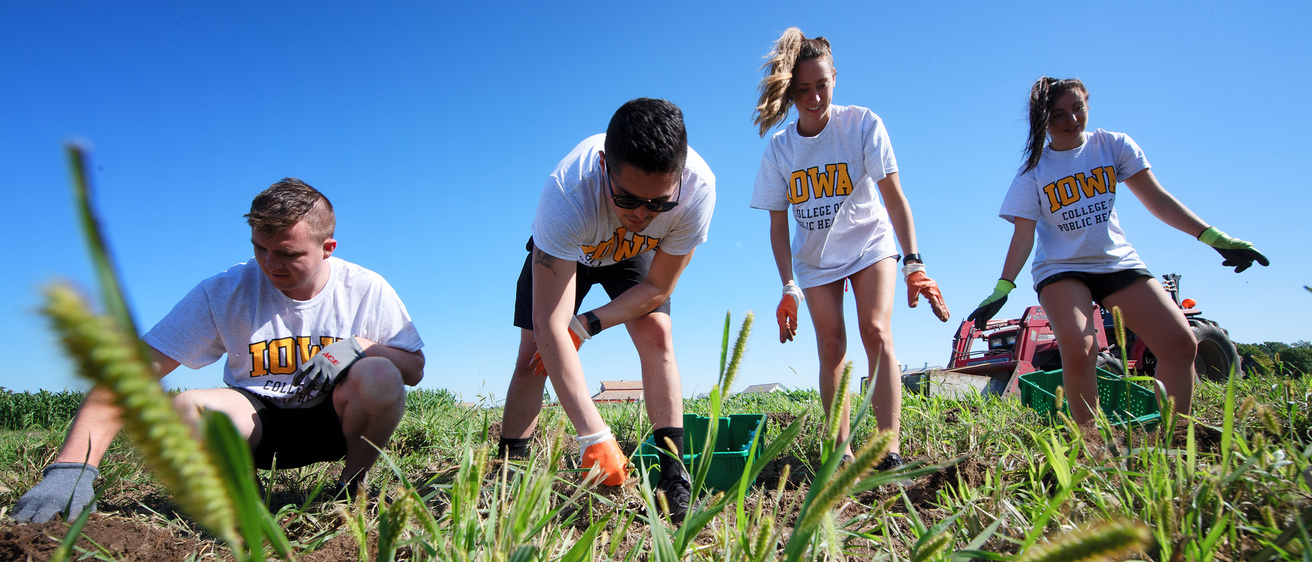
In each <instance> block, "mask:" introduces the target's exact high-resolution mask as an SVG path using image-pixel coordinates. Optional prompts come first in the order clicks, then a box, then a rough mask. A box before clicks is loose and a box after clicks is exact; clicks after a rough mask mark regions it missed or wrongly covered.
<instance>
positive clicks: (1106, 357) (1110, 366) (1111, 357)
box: [1098, 347, 1125, 377]
mask: <svg viewBox="0 0 1312 562" xmlns="http://www.w3.org/2000/svg"><path fill="white" fill-rule="evenodd" d="M1115 349H1116V348H1114V347H1113V348H1112V350H1115ZM1098 368H1099V369H1102V370H1104V371H1107V372H1109V373H1111V374H1113V375H1116V376H1118V377H1124V376H1125V365H1124V364H1122V363H1121V358H1120V357H1119V356H1118V355H1116V354H1115V353H1113V351H1111V350H1109V351H1099V352H1098Z"/></svg>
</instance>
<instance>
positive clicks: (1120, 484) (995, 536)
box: [0, 377, 1312, 560]
mask: <svg viewBox="0 0 1312 562" xmlns="http://www.w3.org/2000/svg"><path fill="white" fill-rule="evenodd" d="M1226 390H1227V387H1226V386H1225V385H1217V384H1213V383H1206V382H1204V383H1201V384H1200V386H1199V389H1198V398H1197V400H1196V404H1197V417H1198V423H1197V424H1195V425H1194V427H1193V428H1192V432H1191V431H1190V428H1189V427H1188V426H1179V427H1176V428H1174V429H1172V430H1170V431H1169V432H1168V431H1166V430H1165V429H1163V430H1161V431H1156V432H1148V433H1145V432H1141V431H1134V432H1130V433H1122V432H1119V431H1115V432H1113V434H1112V439H1111V440H1109V441H1106V442H1105V444H1106V446H1105V447H1104V446H1103V444H1099V443H1098V441H1099V440H1097V439H1092V438H1089V439H1086V438H1085V437H1084V436H1082V435H1081V434H1080V433H1079V432H1076V431H1072V430H1071V428H1069V427H1066V426H1063V425H1061V424H1060V423H1058V424H1056V425H1052V424H1049V423H1048V422H1047V421H1046V420H1045V419H1042V418H1040V417H1039V416H1037V415H1036V414H1035V413H1034V412H1033V411H1031V410H1029V409H1027V408H1025V407H1024V406H1022V405H1021V404H1019V403H1018V402H1017V401H1015V400H1010V401H1000V400H996V399H979V398H976V399H970V400H965V401H951V400H945V399H940V398H928V397H923V396H919V395H913V394H908V395H907V396H906V399H905V400H906V401H905V404H904V414H903V433H902V451H903V453H904V454H905V455H906V456H908V457H909V458H911V459H913V460H915V461H918V462H917V463H916V464H918V465H920V466H921V467H922V468H921V469H919V470H914V469H913V470H911V471H910V473H909V474H910V475H911V477H910V478H909V479H904V478H902V477H898V478H888V477H884V478H882V479H881V478H878V477H876V478H872V477H871V476H872V475H871V474H869V473H868V472H866V471H864V470H862V468H863V467H860V466H858V465H859V464H861V462H860V461H858V463H853V464H852V465H848V466H847V467H846V468H844V469H843V471H840V472H838V473H836V474H835V473H834V472H833V467H832V466H826V465H825V464H824V463H822V445H821V442H822V439H821V436H823V435H825V432H826V428H825V427H824V420H823V415H822V413H821V410H820V408H819V403H818V396H817V395H816V394H815V393H810V392H794V393H776V394H771V395H755V396H732V397H729V398H728V399H726V400H725V401H724V409H723V412H722V413H725V414H727V413H767V414H769V415H768V420H769V421H768V423H767V437H766V444H767V445H772V446H771V447H770V448H769V450H768V451H767V453H766V455H767V456H769V458H764V459H758V463H759V465H760V473H759V475H758V476H757V478H755V482H754V483H753V485H751V486H748V487H746V488H745V489H737V490H735V491H733V492H731V493H728V494H713V495H703V496H702V497H701V499H700V500H699V501H698V502H697V504H696V506H695V508H694V513H693V514H692V515H690V516H689V519H688V521H687V522H685V524H684V525H683V527H682V528H678V527H674V526H672V525H669V524H668V523H666V522H664V521H663V520H662V519H661V517H659V514H658V513H654V512H655V511H659V507H658V504H657V503H655V502H653V500H652V498H651V496H650V492H648V491H647V490H645V489H644V488H643V486H642V485H641V482H640V480H639V479H638V478H636V477H635V478H630V480H629V481H628V482H627V483H626V484H625V485H624V486H622V487H619V488H604V487H603V488H586V487H583V488H581V487H580V486H579V482H580V480H581V475H580V474H579V473H577V472H572V471H571V470H570V469H571V468H573V467H574V466H575V462H574V461H573V458H574V455H575V454H576V450H570V446H571V445H572V443H573V439H572V438H570V436H569V433H568V431H567V429H566V427H567V422H566V420H565V419H564V416H563V415H562V414H561V413H560V411H559V410H558V409H555V408H547V409H545V410H544V415H543V420H542V424H541V430H540V431H539V432H538V436H537V440H536V442H535V448H534V450H535V452H536V455H535V456H534V458H533V459H532V460H530V461H528V462H526V463H521V464H510V465H507V464H504V463H501V462H499V461H496V460H495V459H489V458H488V457H489V452H490V451H492V450H493V448H494V447H495V439H496V437H497V427H496V422H497V421H499V420H500V410H498V409H495V408H469V407H464V406H460V405H459V404H457V402H456V401H455V400H454V399H453V398H452V397H451V396H450V395H448V394H447V393H445V392H442V391H417V392H414V393H412V394H411V395H410V398H409V401H408V406H407V414H406V417H405V419H404V421H403V422H402V425H401V427H400V428H399V430H398V431H397V433H396V435H395V437H394V439H393V440H392V443H391V444H390V446H389V447H388V458H389V459H390V463H391V466H386V465H383V466H379V467H377V468H375V470H374V471H373V473H372V475H371V478H370V484H371V486H372V488H374V490H375V491H376V492H377V494H378V495H376V496H375V497H374V498H373V499H371V500H370V501H368V502H360V503H356V504H347V503H345V502H339V503H333V502H324V501H321V499H320V498H316V497H314V495H315V493H316V491H317V489H318V488H319V487H321V486H323V485H324V484H325V483H326V482H327V481H328V480H329V479H330V478H331V476H332V475H335V474H336V473H337V470H338V469H339V468H340V467H335V466H329V465H320V466H318V467H309V468H305V469H298V470H291V471H283V472H266V473H262V474H261V475H260V476H261V479H262V480H263V485H264V487H265V490H266V494H267V496H268V502H269V503H268V505H269V510H270V511H271V512H272V513H273V514H274V518H273V520H274V521H275V522H276V525H277V527H278V528H279V529H280V530H281V532H282V534H283V535H285V537H286V540H287V543H286V544H287V545H288V548H289V550H290V551H291V552H292V553H293V555H294V556H295V557H296V558H297V559H301V560H320V559H323V560H329V559H343V558H347V559H350V558H361V559H363V558H366V557H367V558H369V559H389V558H396V559H440V560H447V559H471V560H774V559H785V558H795V559H844V558H850V559H871V558H873V559H893V560H901V559H911V560H947V559H953V558H978V559H996V560H1007V559H1013V558H1016V557H1021V558H1026V559H1060V560H1068V559H1076V558H1069V557H1068V556H1069V555H1070V554H1071V553H1086V554H1090V555H1098V554H1111V555H1112V556H1113V557H1115V558H1122V559H1124V558H1130V559H1135V558H1139V559H1155V560H1172V559H1175V560H1207V559H1212V558H1215V559H1222V560H1227V559H1228V560H1253V559H1258V558H1259V557H1260V556H1270V558H1271V559H1288V558H1304V557H1305V556H1306V553H1305V550H1304V548H1305V545H1306V544H1307V540H1308V531H1307V528H1308V526H1309V524H1312V521H1310V520H1309V516H1310V515H1312V509H1310V507H1309V506H1312V501H1310V500H1312V494H1310V493H1309V484H1308V483H1307V482H1305V481H1304V477H1303V476H1302V474H1303V473H1304V471H1306V470H1307V469H1308V466H1309V455H1310V454H1312V450H1310V449H1309V443H1312V436H1310V435H1309V425H1308V411H1309V407H1308V406H1309V404H1308V402H1309V396H1310V395H1312V383H1309V379H1308V378H1306V377H1305V378H1300V379H1285V378H1257V377H1253V378H1248V379H1243V380H1239V381H1237V382H1236V384H1235V385H1234V386H1233V391H1234V394H1233V398H1232V399H1231V402H1230V403H1229V404H1230V406H1229V407H1228V408H1227V397H1226ZM34 396H35V398H34ZM853 399H854V401H855V400H859V399H860V397H857V396H854V397H853ZM3 400H5V401H6V402H5V405H3V406H0V411H3V412H6V416H7V417H5V418H3V419H0V423H5V424H10V425H9V427H10V428H11V429H10V430H9V431H8V432H6V433H5V435H4V438H3V440H0V463H3V466H6V467H7V468H6V469H5V470H4V471H3V472H2V473H0V474H2V476H0V485H3V488H0V504H3V505H4V506H5V508H6V509H7V508H8V506H11V505H12V504H13V502H14V501H15V500H17V498H18V496H19V495H20V493H21V492H22V491H25V490H27V489H28V488H29V487H30V486H32V485H33V484H35V483H36V482H37V481H38V480H39V478H40V471H41V469H42V468H43V467H44V466H45V465H46V464H47V463H48V462H49V461H50V459H51V458H52V457H53V455H54V453H55V451H56V449H57V447H58V445H59V443H60V441H61V440H62V437H63V435H62V427H61V426H59V425H58V424H55V425H53V426H50V425H47V427H48V428H40V427H38V426H37V425H32V424H30V423H29V422H27V421H24V420H27V419H29V418H28V417H25V416H24V414H23V413H22V412H18V413H15V412H14V411H13V409H12V407H11V406H9V404H13V403H18V402H17V401H25V402H21V403H22V404H27V405H28V406H26V407H31V408H37V409H40V408H48V409H53V408H55V407H56V406H57V404H58V403H59V402H60V400H63V401H65V402H68V401H73V402H75V401H76V395H72V396H66V395H65V396H61V395H59V394H46V395H24V394H7V395H5V396H3ZM43 400H44V401H45V402H48V403H49V404H46V405H45V406H38V405H37V404H40V403H42V401H43ZM854 404H855V402H854ZM712 406H713V405H712V404H711V403H710V401H709V400H707V399H702V400H693V401H689V402H688V403H687V409H688V411H689V412H693V413H701V414H703V415H705V414H709V413H710V411H711V409H712ZM602 411H603V414H604V416H605V417H606V418H607V421H608V422H609V424H610V426H611V427H612V428H613V429H614V431H615V433H616V435H617V437H618V438H619V440H620V442H621V444H622V445H623V446H624V447H625V450H627V451H632V450H633V449H634V448H635V447H636V446H637V444H638V443H639V442H640V440H641V439H643V438H644V437H645V436H646V435H647V434H648V433H649V432H650V430H651V428H650V426H649V425H648V424H647V422H646V417H645V415H644V413H643V410H642V407H641V406H640V405H637V404H634V405H614V406H606V407H604V408H603V410H602ZM14 424H26V425H27V426H29V428H28V429H23V430H18V429H13V428H15V427H16V426H15V425H14ZM790 426H791V427H792V430H791V431H788V430H787V428H789V427H790ZM872 426H873V424H872V423H871V422H870V420H868V419H867V420H865V421H864V422H863V423H862V424H860V425H859V426H858V427H857V428H856V431H855V432H854V434H855V438H854V440H855V442H856V443H857V444H858V445H861V444H865V443H871V442H875V443H878V442H880V440H879V439H876V438H875V436H873V435H872V434H871V427H872ZM1191 434H1192V437H1191ZM562 444H563V445H562ZM867 466H868V465H867ZM826 469H828V470H826ZM849 473H852V474H849ZM101 474H102V478H101V479H100V480H99V482H98V486H97V489H98V491H100V493H101V494H102V497H101V500H100V503H99V506H100V507H99V509H100V514H98V515H96V516H93V517H92V518H91V520H90V522H89V523H88V524H87V526H86V527H85V528H84V529H83V530H82V536H83V538H82V539H81V540H80V541H78V542H77V543H76V544H74V545H73V547H72V550H71V551H70V552H71V554H73V556H74V558H78V557H80V556H81V555H83V554H85V555H90V556H92V557H100V558H106V559H161V558H170V559H180V558H186V557H195V558H201V559H203V558H210V557H228V556H230V555H231V554H232V551H231V550H230V546H229V545H228V544H227V543H225V542H223V541H221V540H219V539H217V538H215V537H214V536H213V535H211V534H209V533H206V532H205V531H204V530H202V529H201V528H200V526H199V525H198V524H197V523H196V522H195V521H194V520H192V519H190V518H188V517H187V516H186V515H183V514H181V513H180V512H179V510H178V508H177V506H176V505H175V504H174V502H173V497H174V496H173V495H172V494H170V493H169V492H168V491H167V490H165V489H164V488H163V487H162V485H161V484H160V483H159V480H157V479H156V478H155V477H154V476H153V475H152V473H151V471H150V470H149V469H148V468H147V466H146V463H145V460H144V459H143V457H142V455H141V454H140V453H139V452H137V450H136V448H134V447H133V446H132V445H131V444H130V443H128V442H127V441H126V440H125V439H120V440H119V441H117V442H116V443H115V445H114V447H113V448H112V449H111V452H110V454H109V455H108V456H107V457H106V461H105V462H104V463H103V471H102V473H101ZM916 474H919V475H918V476H917V475H916ZM398 475H399V477H398ZM889 480H903V481H902V482H896V481H893V482H889ZM881 482H882V483H881ZM835 488H837V490H835ZM812 492H815V493H812ZM820 492H830V493H827V494H825V493H820ZM66 534H67V525H66V524H65V523H63V522H52V523H47V524H44V525H17V524H15V523H13V522H12V520H9V521H8V522H6V523H5V525H4V526H3V528H0V558H3V559H15V558H22V557H24V556H25V555H29V554H31V555H36V556H38V557H42V558H43V557H46V556H50V555H51V554H52V552H53V551H54V549H55V548H56V547H57V546H58V540H59V539H60V538H62V537H64V536H65V535H66ZM265 548H266V549H270V550H269V553H270V554H274V551H273V550H272V549H271V548H272V547H269V546H266V547H265ZM1045 549H1046V550H1045ZM1062 549H1066V550H1064V551H1063V550H1062ZM1054 550H1055V551H1057V552H1053V551H1054Z"/></svg>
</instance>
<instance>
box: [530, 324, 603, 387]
mask: <svg viewBox="0 0 1312 562" xmlns="http://www.w3.org/2000/svg"><path fill="white" fill-rule="evenodd" d="M569 339H571V340H573V341H574V351H578V350H579V348H580V347H583V342H585V341H588V340H590V339H592V335H591V334H589V333H588V329H587V328H585V327H583V322H580V321H579V317H578V316H575V317H573V318H571V319H570V320H569ZM528 366H529V367H531V368H532V369H533V374H535V375H537V376H539V377H545V376H547V366H546V365H543V364H542V354H540V353H538V352H536V351H534V352H533V359H530V360H529V362H528Z"/></svg>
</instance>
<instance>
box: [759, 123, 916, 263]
mask: <svg viewBox="0 0 1312 562" xmlns="http://www.w3.org/2000/svg"><path fill="white" fill-rule="evenodd" d="M831 111H832V113H831V114H830V117H829V123H828V124H826V125H825V128H824V130H823V131H820V134H818V135H816V136H814V137H804V136H802V135H800V134H798V133H797V123H796V122H793V123H790V124H789V125H788V128H787V129H785V130H783V131H780V132H778V133H775V135H774V136H773V137H771V138H770V145H769V146H768V147H767V148H766V149H765V154H764V155H763V156H762V157H761V167H760V169H759V170H758V171H757V173H756V188H755V190H754V191H753V192H752V202H751V206H752V207H753V208H755V209H765V210H767V211H786V210H788V206H789V205H790V204H791V205H792V207H793V220H794V221H796V223H797V224H796V226H797V228H796V229H795V230H796V232H795V233H794V235H793V244H792V252H793V272H794V274H795V275H796V277H797V284H798V285H800V286H801V287H804V288H805V287H816V286H819V285H824V284H826V283H832V282H834V281H838V280H840V279H843V278H846V277H848V276H850V275H852V274H854V273H856V272H858V271H861V270H862V269H865V268H866V267H869V266H870V264H873V263H875V262H877V261H879V260H882V259H884V258H887V257H889V256H893V255H896V254H897V245H896V240H895V238H894V234H893V227H892V224H891V223H890V222H889V219H888V211H887V210H886V209H885V208H884V204H883V203H882V202H881V200H880V198H879V190H878V188H877V186H876V185H875V182H878V181H879V180H881V179H884V177H885V176H887V175H889V174H892V173H894V172H896V171H897V159H895V158H894V157H893V145H892V143H891V142H890V141H889V140H888V132H887V131H885V130H884V122H883V121H882V120H881V119H880V118H879V116H878V115H875V113H874V112H873V111H870V110H869V109H866V108H864V107H859V106H855V105H849V106H840V105H835V106H833V107H832V110H831Z"/></svg>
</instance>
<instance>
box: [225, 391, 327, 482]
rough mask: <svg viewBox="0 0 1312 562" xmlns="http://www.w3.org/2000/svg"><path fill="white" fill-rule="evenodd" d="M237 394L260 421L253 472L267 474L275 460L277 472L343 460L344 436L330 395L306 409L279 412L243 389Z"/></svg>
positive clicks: (262, 398) (271, 404)
mask: <svg viewBox="0 0 1312 562" xmlns="http://www.w3.org/2000/svg"><path fill="white" fill-rule="evenodd" d="M235 390H237V391H238V392H240V393H241V394H242V395H243V396H245V397H246V399H247V400H250V402H251V406H254V407H255V415H256V416H258V417H259V419H260V428H261V430H262V434H261V436H260V444H259V445H257V446H256V447H255V450H254V451H252V456H254V457H255V468H258V469H261V470H268V469H270V468H272V467H273V461H274V458H275V457H276V458H277V461H278V468H296V467H301V466H305V465H307V464H314V463H316V462H333V461H339V460H342V459H344V458H346V436H345V435H343V434H342V420H340V419H338V417H337V409H336V408H334V407H333V396H332V394H331V393H330V394H329V395H328V397H327V398H325V399H324V401H323V402H322V403H320V404H319V405H317V406H311V407H309V408H280V407H278V406H276V405H274V403H273V402H271V401H269V400H268V399H267V398H264V397H262V396H258V395H256V394H254V393H251V392H250V391H248V390H245V389H241V388H238V389H235Z"/></svg>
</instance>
